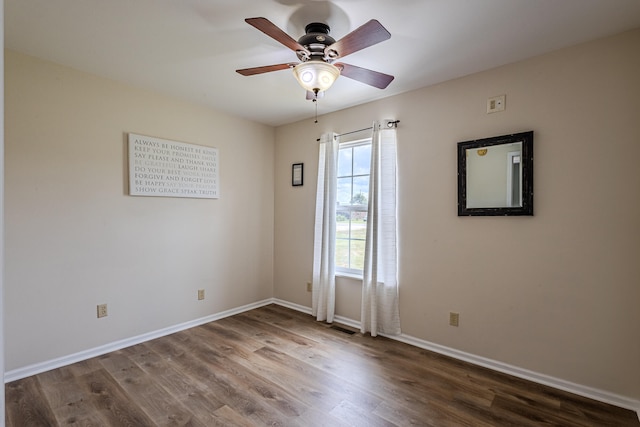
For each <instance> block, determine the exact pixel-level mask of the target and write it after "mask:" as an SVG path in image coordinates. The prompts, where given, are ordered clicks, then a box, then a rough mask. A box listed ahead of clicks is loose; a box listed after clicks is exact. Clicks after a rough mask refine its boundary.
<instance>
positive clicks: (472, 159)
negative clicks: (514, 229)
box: [458, 132, 533, 216]
mask: <svg viewBox="0 0 640 427" xmlns="http://www.w3.org/2000/svg"><path fill="white" fill-rule="evenodd" d="M458 215H460V216H469V215H484V216H486V215H533V132H524V133H520V134H514V135H504V136H499V137H494V138H486V139H479V140H475V141H466V142H460V143H458Z"/></svg>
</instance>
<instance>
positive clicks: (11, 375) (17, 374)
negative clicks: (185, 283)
mask: <svg viewBox="0 0 640 427" xmlns="http://www.w3.org/2000/svg"><path fill="white" fill-rule="evenodd" d="M272 303H274V300H273V298H269V299H266V300H263V301H258V302H255V303H252V304H247V305H243V306H242V307H237V308H233V309H231V310H226V311H223V312H220V313H216V314H212V315H210V316H206V317H202V318H200V319H195V320H191V321H189V322H185V323H180V324H178V325H174V326H170V327H168V328H164V329H160V330H158V331H154V332H149V333H146V334H142V335H138V336H135V337H132V338H127V339H124V340H120V341H115V342H112V343H109V344H105V345H101V346H99V347H95V348H92V349H88V350H84V351H81V352H78V353H74V354H70V355H68V356H64V357H59V358H57V359H53V360H49V361H46V362H41V363H35V364H33V365H29V366H25V367H22V368H18V369H13V370H11V371H7V372H5V374H4V382H5V383H8V382H11V381H15V380H19V379H22V378H26V377H30V376H32V375H36V374H40V373H42V372H46V371H50V370H52V369H56V368H61V367H63V366H67V365H71V364H72V363H76V362H81V361H83V360H87V359H91V358H93V357H97V356H102V355H103V354H107V353H110V352H112V351H116V350H120V349H123V348H125V347H130V346H132V345H136V344H140V343H143V342H146V341H150V340H153V339H156V338H160V337H163V336H165V335H169V334H173V333H176V332H180V331H184V330H185V329H189V328H193V327H196V326H200V325H204V324H205V323H209V322H213V321H215V320H219V319H223V318H225V317H229V316H233V315H234V314H239V313H243V312H245V311H249V310H253V309H255V308H258V307H263V306H265V305H269V304H272Z"/></svg>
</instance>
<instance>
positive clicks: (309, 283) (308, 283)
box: [307, 282, 313, 292]
mask: <svg viewBox="0 0 640 427" xmlns="http://www.w3.org/2000/svg"><path fill="white" fill-rule="evenodd" d="M311 291H313V288H312V287H311V282H307V292H311Z"/></svg>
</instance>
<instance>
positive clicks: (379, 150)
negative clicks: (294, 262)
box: [360, 123, 400, 337]
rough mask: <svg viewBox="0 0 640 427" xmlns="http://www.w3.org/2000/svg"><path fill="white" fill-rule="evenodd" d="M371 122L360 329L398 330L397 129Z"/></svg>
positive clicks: (373, 331)
mask: <svg viewBox="0 0 640 427" xmlns="http://www.w3.org/2000/svg"><path fill="white" fill-rule="evenodd" d="M379 127H380V126H379V125H378V124H377V123H374V124H373V135H372V140H371V171H370V173H371V175H370V178H369V179H370V180H369V207H368V210H369V212H368V216H367V242H366V246H365V254H364V271H363V281H362V312H361V317H360V320H361V327H360V330H361V332H362V333H366V332H370V333H371V335H372V336H374V337H375V336H376V335H378V332H380V333H383V334H388V335H398V334H400V314H399V309H398V279H397V277H398V266H397V265H398V264H397V260H398V256H397V233H396V228H397V220H396V217H397V216H396V152H397V142H396V130H395V128H393V129H387V128H383V129H380V128H379Z"/></svg>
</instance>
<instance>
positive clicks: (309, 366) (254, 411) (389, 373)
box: [5, 305, 640, 427]
mask: <svg viewBox="0 0 640 427" xmlns="http://www.w3.org/2000/svg"><path fill="white" fill-rule="evenodd" d="M347 329H348V328H347ZM5 391H6V425H7V426H8V427H26V426H29V427H32V426H33V427H35V426H67V425H79V426H136V427H139V426H264V425H269V426H332V427H334V426H335V427H340V426H367V427H369V426H409V425H415V426H437V427H440V426H444V427H447V426H474V427H476V426H480V427H482V426H540V425H554V426H640V422H639V421H638V418H637V415H636V413H635V412H632V411H629V410H626V409H621V408H617V407H614V406H610V405H606V404H603V403H599V402H596V401H593V400H590V399H586V398H583V397H580V396H576V395H573V394H570V393H566V392H563V391H558V390H555V389H553V388H550V387H545V386H542V385H539V384H535V383H531V382H528V381H524V380H521V379H518V378H514V377H511V376H508V375H504V374H501V373H497V372H494V371H491V370H488V369H484V368H481V367H477V366H474V365H471V364H468V363H465V362H461V361H458V360H455V359H451V358H448V357H445V356H442V355H438V354H436V353H432V352H429V351H426V350H422V349H419V348H416V347H412V346H409V345H406V344H402V343H399V342H396V341H393V340H389V339H386V338H382V337H377V338H371V337H370V336H363V335H362V334H360V333H355V334H348V333H345V332H344V331H340V330H337V329H335V328H332V327H330V326H329V325H327V324H325V323H320V322H316V321H315V320H314V319H313V318H312V317H311V316H308V315H305V314H302V313H299V312H296V311H293V310H289V309H287V308H284V307H281V306H277V305H269V306H266V307H262V308H259V309H256V310H252V311H249V312H246V313H242V314H238V315H235V316H232V317H228V318H225V319H222V320H218V321H216V322H212V323H208V324H205V325H202V326H199V327H196V328H193V329H189V330H186V331H182V332H179V333H176V334H173V335H169V336H166V337H163V338H159V339H156V340H153V341H149V342H146V343H143V344H139V345H135V346H133V347H129V348H126V349H123V350H120V351H116V352H113V353H109V354H107V355H104V356H100V357H96V358H94V359H90V360H86V361H83V362H79V363H76V364H73V365H69V366H66V367H63V368H60V369H56V370H53V371H49V372H45V373H42V374H39V375H35V376H32V377H29V378H25V379H22V380H19V381H14V382H11V383H9V384H7V385H6V386H5Z"/></svg>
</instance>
